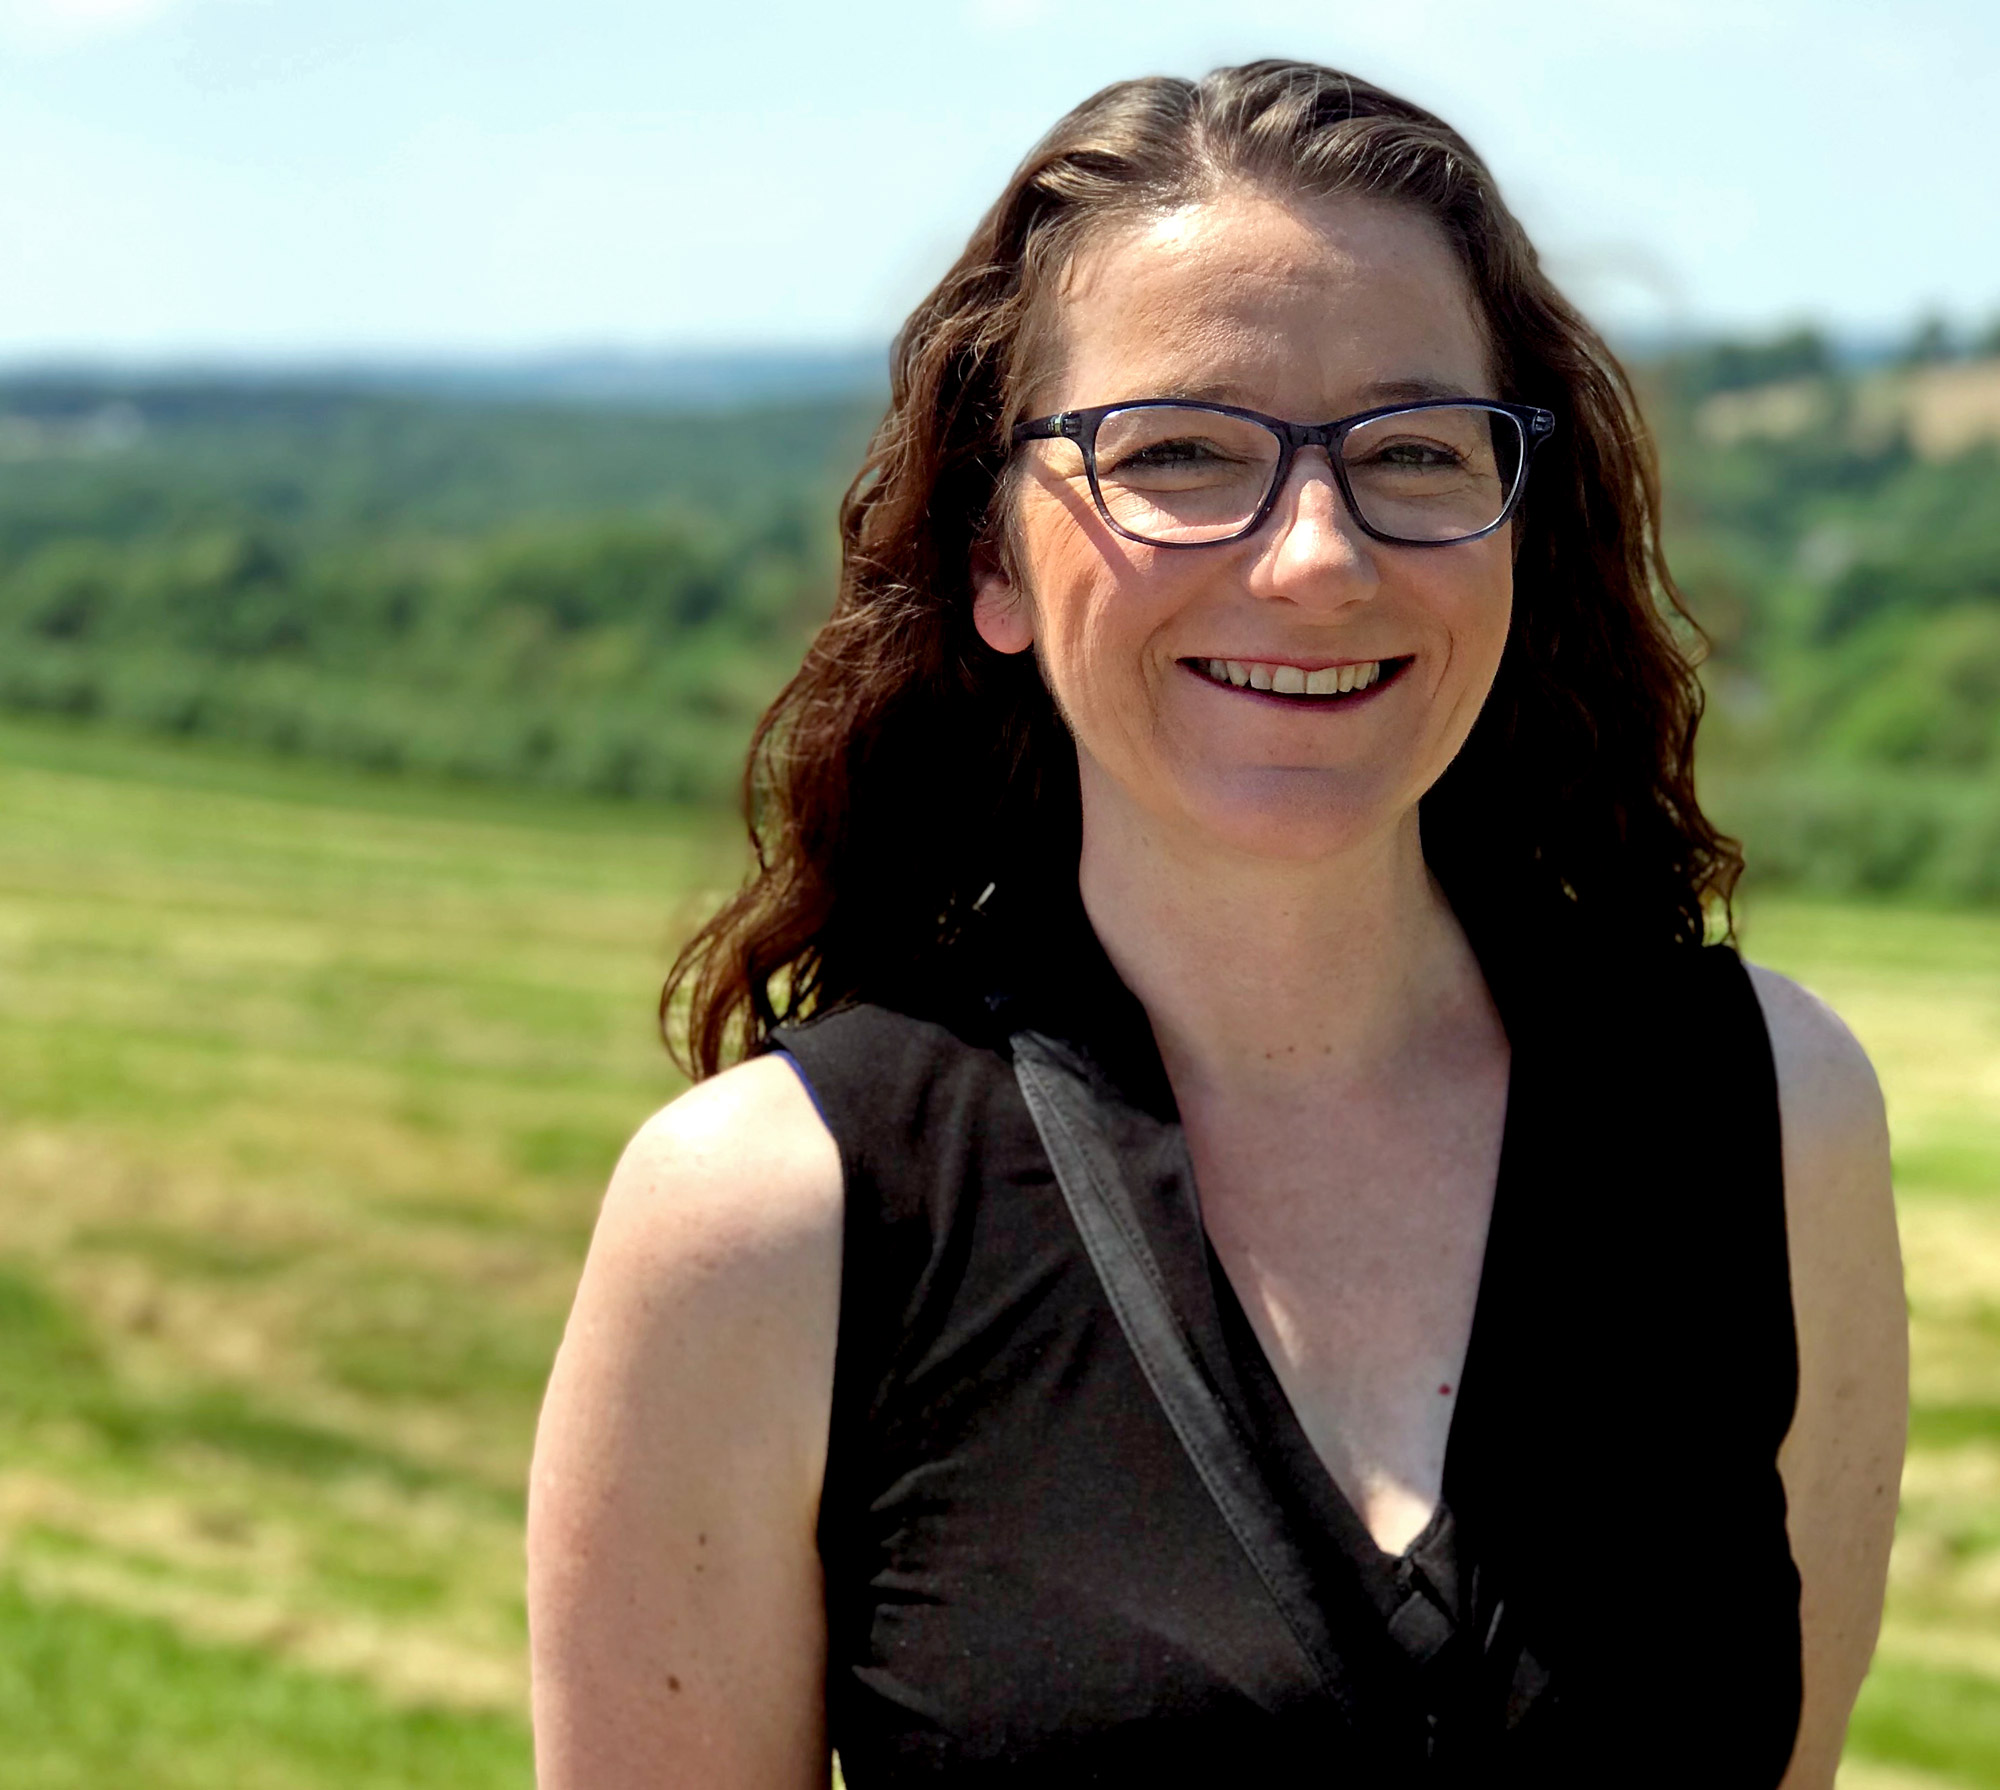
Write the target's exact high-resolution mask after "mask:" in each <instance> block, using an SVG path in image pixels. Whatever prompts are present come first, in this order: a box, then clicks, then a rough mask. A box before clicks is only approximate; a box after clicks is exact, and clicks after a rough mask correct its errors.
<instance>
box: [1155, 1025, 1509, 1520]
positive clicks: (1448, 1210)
mask: <svg viewBox="0 0 2000 1790" xmlns="http://www.w3.org/2000/svg"><path fill="white" fill-rule="evenodd" d="M1506 1107H1507V1059H1506V1054H1505V1051H1504V1048H1502V1049H1500V1050H1499V1051H1497V1052H1495V1053H1493V1055H1492V1056H1491V1057H1490V1058H1488V1059H1486V1060H1484V1061H1481V1062H1479V1063H1476V1064H1473V1065H1470V1066H1468V1069H1467V1071H1466V1072H1465V1073H1463V1074H1460V1075H1458V1076H1455V1077H1453V1078H1451V1079H1450V1080H1449V1081H1444V1082H1440V1083H1439V1084H1437V1085H1435V1086H1432V1087H1429V1088H1409V1089H1400V1090H1398V1089H1391V1090H1385V1091H1383V1092H1381V1093H1379V1094H1377V1095H1376V1096H1375V1097H1373V1098H1371V1097H1369V1096H1368V1094H1366V1093H1355V1094H1350V1095H1348V1096H1346V1097H1342V1096H1340V1095H1338V1094H1329V1095H1328V1096H1326V1097H1324V1098H1319V1099H1314V1098H1310V1097H1308V1098H1304V1099H1293V1100H1290V1101H1287V1102H1284V1103H1279V1102H1276V1101H1272V1102H1261V1103H1260V1102H1256V1101H1243V1100H1238V1101H1233V1102H1225V1101H1212V1102H1204V1101H1201V1100H1199V1099H1197V1100H1195V1101H1192V1102H1190V1103H1189V1105H1188V1108H1187V1109H1186V1110H1184V1115H1183V1116H1184V1121H1185V1123H1186V1127H1187V1134H1188V1144H1189V1153H1190V1156H1191V1158H1192V1160H1193V1163H1194V1169H1195V1176H1196V1181H1197V1184H1198V1187H1199V1190H1200V1200H1201V1211H1202V1218H1203V1223H1204V1226H1205V1228H1206V1230H1207V1233H1208V1237H1209V1241H1210V1244H1211V1246H1212V1247H1213V1248H1214V1250H1215V1252H1216V1255H1217V1258H1218V1259H1219V1260H1220V1262H1221V1264H1222V1266H1223V1269H1224V1271H1225V1272H1226V1273H1227V1275H1228V1277H1229V1281H1230V1284H1231V1287H1232V1289H1233V1290H1234V1292H1235V1294H1236V1297H1237V1299H1238V1301H1239V1303H1240V1304H1241V1305H1242V1307H1243V1310H1244V1313H1245V1315H1246V1317H1247V1318H1248V1319H1249V1321H1250V1324H1251V1327H1252V1329H1253V1330H1254V1331H1255V1332H1256V1335H1257V1339H1258V1341H1259V1343H1260V1344H1261V1345H1262V1348H1263V1351H1264V1354H1265V1355H1266V1357H1267V1358H1268V1359H1269V1361H1270V1364H1271V1367H1272V1369H1273V1371H1274V1373H1275V1375H1276V1377H1277V1379H1278V1381H1279V1383H1280V1385H1281V1386H1282V1387H1283V1389H1284V1392H1285V1394H1286V1397H1287V1399H1288V1400H1289V1401H1290V1403H1291V1405H1292V1408H1293V1411H1294V1412H1295V1413H1296V1415H1297V1416H1298V1419H1299V1423H1300V1426H1301V1428H1302V1429H1303V1430H1304V1431H1305V1433H1306V1436H1307V1438H1308V1439H1309V1440H1310V1442H1311V1443H1312V1445H1313V1448H1314V1451H1315V1452H1316V1453H1317V1454H1318V1455H1319V1457H1320V1459H1321V1461H1322V1463H1323V1464H1324V1465H1325V1467H1326V1468H1327V1470H1328V1472H1329V1473H1330V1474H1331V1475H1332V1477H1333V1479H1334V1481H1335V1482H1336V1484H1338V1485H1339V1487H1340V1489H1341V1491H1342V1492H1343V1494H1344V1495H1345V1496H1346V1497H1347V1499H1348V1501H1349V1503H1350V1504H1352V1505H1353V1507H1354V1509H1355V1511H1356V1513H1357V1514H1358V1515H1359V1516H1360V1517H1361V1519H1362V1521H1363V1522H1364V1523H1365V1524H1366V1525H1367V1527H1368V1529H1369V1530H1370V1532H1371V1533H1372V1534H1373V1535H1374V1536H1375V1539H1376V1541H1377V1544H1378V1545H1379V1546H1381V1547H1382V1548H1384V1549H1385V1551H1387V1552H1390V1553H1396V1552H1400V1551H1401V1550H1402V1549H1403V1548H1404V1547H1405V1546H1407V1545H1408V1543H1409V1542H1410V1540H1411V1539H1412V1538H1413V1537H1414V1536H1415V1535H1416V1534H1417V1533H1418V1532H1419V1531H1420V1530H1421V1529H1422V1528H1423V1527H1424V1525H1425V1523H1426V1522H1427V1521H1428V1520H1429V1518H1430V1515H1431V1512H1432V1511H1433V1509H1434V1508H1435V1506H1436V1504H1437V1502H1438V1498H1439V1495H1440V1491H1441V1486H1442V1480H1443V1473H1444V1462H1445V1455H1446V1451H1447V1447H1448V1444H1449V1440H1450V1432H1451V1424H1452V1418H1453V1414H1454V1412H1455V1409H1456V1405H1457V1392H1458V1385H1459V1381H1460V1378H1461V1373H1462V1370H1463V1367H1464V1364H1465V1359H1466V1354H1467V1350H1468V1347H1469V1344H1470V1339H1471V1333H1472V1325H1473V1317H1474V1313H1475V1310H1476V1308H1477V1304H1478V1298H1479V1289H1480V1282H1481V1276H1482V1268H1483V1264H1484V1260H1485V1255H1486V1239H1487V1234H1488V1230H1489V1226H1490V1223H1491V1218H1492V1211H1493V1202H1494V1191H1495V1187H1496V1184H1497V1181H1498V1176H1499V1170H1500V1157H1501V1148H1502V1141H1503V1136H1504V1133H1505V1130H1506Z"/></svg>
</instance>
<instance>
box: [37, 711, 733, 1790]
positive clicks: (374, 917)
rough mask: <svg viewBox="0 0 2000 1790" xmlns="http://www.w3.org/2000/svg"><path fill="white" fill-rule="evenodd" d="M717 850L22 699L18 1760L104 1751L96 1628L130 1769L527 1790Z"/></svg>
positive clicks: (692, 828)
mask: <svg viewBox="0 0 2000 1790" xmlns="http://www.w3.org/2000/svg"><path fill="white" fill-rule="evenodd" d="M727 861H728V860H727V857H726V853H725V852H724V851H722V850H721V849H720V847H719V841H718V835H717V832H716V829H715V828H714V826H713V823H710V822H707V821H697V820H680V819H676V818H675V817H673V816H671V815H663V814H662V813H660V812H659V811H657V810H651V811H649V810H643V809H637V808H631V807H617V806H612V805H592V804H586V803H580V802H579V803H559V802H557V801H555V800H553V799H546V798H544V799H532V800H529V801H526V802H524V801H522V800H520V799H519V798H514V797H495V796H490V795H486V794H482V793H479V792H476V791H465V792H461V791H446V792H438V791H424V790H422V789H420V788H416V787H413V786H410V785H403V784H396V783H371V782H369V781H367V780H364V779H358V778H355V777H351V776H350V777H342V776H339V775H337V774H333V773H328V772H324V771H317V770H312V769H305V768H298V767H276V768H273V767H269V766H265V765H260V764H258V763H256V762H255V761H252V760H247V759H236V758H231V757H228V756H224V755H218V754H215V753H203V752H175V751H161V750H159V749H158V748H154V747H145V748H141V747H135V746H132V745H129V744H123V743H120V742H118V741H116V740H111V739H105V738H101V737H92V736H89V735H82V734H75V735H72V734H65V733H61V732H55V731H47V730H37V729H22V728H5V729H0V1587H4V1597H0V1657H5V1658H13V1659H15V1660H17V1661H27V1662H34V1661H40V1662H42V1663H41V1664H38V1665H34V1666H33V1670H34V1671H36V1672H42V1673H43V1674H44V1675H45V1677H47V1682H46V1683H41V1682H40V1681H37V1684H36V1685H32V1686H30V1685H27V1683H26V1680H24V1679H21V1678H20V1677H19V1675H18V1674H17V1676H16V1678H15V1679H12V1680H8V1681H7V1683H8V1684H9V1685H10V1686H12V1687H13V1689H12V1690H9V1691H7V1692H5V1693H0V1694H4V1695H12V1694H14V1691H15V1690H18V1692H19V1696H20V1697H22V1698H26V1699H27V1700H28V1701H29V1702H32V1703H33V1704H34V1706H35V1707H36V1709H38V1710H40V1711H42V1712H43V1713H42V1714H41V1715H40V1716H38V1717H37V1720H36V1722H35V1723H34V1724H31V1725H30V1726H29V1727H28V1728H25V1729H24V1728H23V1727H22V1726H21V1725H20V1724H19V1723H17V1722H15V1721H14V1720H13V1719H11V1710H10V1711H9V1714H8V1718H7V1719H6V1720H5V1721H4V1727H5V1731H6V1732H7V1734H8V1742H7V1757H8V1765H7V1781H8V1782H9V1783H10V1784H13V1783H22V1784H36V1785H39V1784H43V1783H47V1784H52V1785H53V1784H58V1783H71V1782H74V1783H77V1784H85V1783H99V1782H105V1781H111V1779H110V1777H107V1775H106V1774H105V1771H104V1761H105V1760H106V1759H108V1758H109V1757H111V1756H112V1754H111V1753H110V1752H108V1751H107V1749H110V1748H114V1747H115V1745H117V1744H119V1743H117V1742H115V1741H114V1740H113V1739H112V1738H110V1736H111V1735H113V1734H114V1733H116V1732H117V1730H115V1729H109V1728H107V1729H105V1730H104V1731H103V1733H102V1734H100V1735H99V1736H98V1738H96V1739H94V1740H87V1737H86V1736H85V1729H86V1727H87V1725H88V1724H87V1720H86V1718H87V1716H88V1713H89V1711H88V1707H87V1705H86V1704H85V1703H84V1702H81V1701H80V1702H78V1704H77V1706H76V1707H75V1708H74V1709H73V1710H71V1711H70V1712H69V1713H68V1714H65V1713H64V1712H63V1706H62V1702H61V1699H62V1697H63V1696H65V1695H68V1694H69V1692H68V1691H66V1690H65V1689H64V1688H63V1687H65V1686H74V1685H77V1684H81V1683H82V1682H83V1681H84V1679H85V1678H86V1677H87V1675H88V1674H87V1672H86V1671H85V1670H84V1668H85V1666H86V1665H87V1661H88V1656H89V1654H90V1650H91V1649H94V1648H101V1649H102V1650H104V1655H105V1657H104V1661H103V1669H104V1670H105V1671H106V1672H107V1673H112V1674H123V1676H122V1677H121V1678H119V1683H121V1684H124V1685H127V1686H128V1687H131V1695H130V1698H129V1703H130V1707H129V1708H127V1709H125V1710H124V1712H123V1713H122V1715H121V1716H120V1718H119V1720H120V1722H121V1724H122V1726H123V1733H124V1736H125V1741H126V1742H128V1743H129V1746H130V1749H131V1750H130V1751H129V1753H128V1754H126V1755H125V1757H126V1758H127V1759H128V1760H130V1761H138V1760H140V1759H145V1760H147V1761H148V1762H149V1763H148V1764H147V1766H146V1768H145V1770H144V1771H143V1772H141V1774H140V1778H138V1779H135V1778H133V1777H132V1776H131V1775H130V1774H129V1772H127V1773H126V1774H124V1777H123V1781H128V1782H130V1781H140V1779H143V1781H145V1782H147V1783H149V1784H151V1783H159V1784H180V1783H187V1784H191V1785H192V1784H196V1783H199V1784H202V1785H229V1784H237V1783H242V1784H253V1783H254V1784H257V1785H265V1784H271V1785H291V1784H294V1783H296V1784H300V1785H305V1784H315V1785H317V1784H328V1785H331V1784H342V1785H352V1784H376V1783H380V1784H385V1785H386V1784H402V1783H405V1782H408V1783H411V1784H416V1783H432V1782H435V1783H450V1784H456V1783H474V1782H478V1783H482V1784H488V1783H490V1784H502V1783H519V1782H525V1774H526V1771H527V1766H526V1757H527V1754H526V1739H525V1730H524V1727H523V1724H522V1716H521V1711H522V1707H523V1690H524V1680H523V1635H524V1627H523V1617H522V1609H521V1585H520V1576H521V1559H520V1518H521V1509H522V1475H523V1469H524V1466H525V1461H526V1455H527V1449H528V1445H529V1440H530V1437H531V1434H532V1428H533V1422H534V1414H535V1409H536V1405H537V1403H538V1401H539V1398H540V1393H541V1387H542V1383H543V1378H544V1376H545V1374H546V1372H547V1367H548V1362H549V1358H550V1355H551V1353H552V1352H553V1349H554V1345H555V1341H556V1338H557V1336H558V1334H559V1331H560V1326H561V1322H562V1317H563V1313H564V1311H565V1309H566V1307H567V1302H568V1298H569V1294H570V1291H571V1288H572V1285H573V1282H574V1276H575V1272H576V1268H577V1264H578V1262H579V1260H580V1258H581V1253H582V1249H583V1246H584V1243H585V1241H586V1240H587V1237H588V1232H589V1227H590V1223H591V1220H592V1218H593V1216H594V1213H595V1210H596V1203H597V1199H598V1195H599V1193H600V1191H601V1189H602V1187H603V1183H604V1180H605V1177H606V1175H607V1174H608V1172H609V1170H610V1167H611V1164H612V1162H613V1161H614V1159H615V1157H616V1154H617V1151H618V1149H619V1147H620V1144H621V1143H622V1141H623V1139H624V1138H625V1137H626V1136H627V1135H628V1134H629V1133H630V1132H631V1130H632V1129H633V1127H634V1126H635V1125H636V1124H637V1123H638V1122H639V1121H640V1120H641V1119H642V1118H643V1117H644V1116H645V1115H646V1113H647V1112H648V1111H650V1110H651V1109H652V1108H653V1107H655V1106H657V1105H658V1104H659V1103H660V1102H661V1101H662V1100H663V1099H665V1098H666V1097H668V1096H669V1095H670V1094H671V1093H672V1092H673V1090H674V1087H675V1085H676V1084H675V1081H674V1078H673V1076H672V1074H671V1072H670V1071H669V1069H668V1067H667V1065H666V1063H665V1061H664V1059H663V1057H662V1055H661V1053H660V1051H659V1049H658V1046H657V1043H656V1041H655V1038H654V1034H653V1026H652V1019H651V1007H652V1000H653V995H654V991H655V990H656V988H657V986H658V982H659V978H660V975H661V972H662V970H663V968H664V965H665V961H666V956H667V951H668V946H669V943H670V940H671V937H672V927H673V926H674V924H675V923H676V919H677V916H678V915H679V914H680V913H682V912H683V911H684V907H685V903H686V902H687V900H688V899H689V897H690V894H691V893H692V892H693V891H695V890H697V889H699V888H700V887H702V886H703V884H704V883H706V882H708V881H711V880H712V879H713V878H714V877H715V876H716V875H718V874H720V873H721V867H722V866H724V865H726V863H727ZM17 1631H18V1632H17ZM20 1669H21V1671H27V1670H29V1666H28V1665H26V1664H24V1665H22V1666H21V1668H20ZM24 1686H25V1687H26V1688H23V1687H24ZM52 1687H53V1688H52ZM238 1698H240V1699H242V1700H243V1701H244V1704H245V1708H246V1711H252V1712H253V1713H247V1714H246V1716H245V1720H244V1723H243V1725H242V1726H241V1728H240V1730H239V1731H232V1736H230V1737H224V1736H223V1734H222V1725H221V1723H220V1714H219V1712H221V1711H222V1710H223V1708H224V1705H225V1703H226V1702H228V1701H229V1700H231V1699H238ZM148 1709H156V1711H157V1717H156V1719H155V1718H154V1717H149V1716H148V1714H147V1711H148ZM256 1709H263V1710H267V1711H271V1712H277V1713H274V1714H273V1719H272V1721H271V1722H270V1723H269V1724H268V1729H269V1731H268V1733H265V1732H263V1731H262V1730H260V1729H259V1728H258V1726H257V1723H258V1720H259V1719H261V1718H258V1717H256V1716H255V1714H254V1710H256ZM204 1710H205V1711H207V1713H206V1714H202V1713H201V1711H204ZM191 1711H192V1712H194V1713H192V1714H191V1713H190V1712H191ZM413 1711H420V1712H427V1713H423V1714H422V1715H421V1717H419V1716H418V1715H416V1714H413V1713H411V1712H413ZM284 1712H290V1713H284ZM315 1712H317V1713H315ZM260 1734H261V1736H262V1737H261V1738H260V1737H259V1736H260ZM281 1743H282V1744H281ZM24 1749H25V1750H24ZM169 1754H171V1755H172V1756H173V1763H172V1766H171V1769H169V1768H168V1766H167V1765H164V1764H159V1763H158V1761H159V1760H162V1759H165V1758H166V1757H167V1756H168V1755H169ZM65 1760H67V1761H68V1763H65V1762H64V1761H65ZM29 1761H32V1763H30V1762H29ZM399 1761H400V1763H398V1762H399ZM134 1769H136V1766H134ZM112 1775H114V1776H115V1775H118V1774H112Z"/></svg>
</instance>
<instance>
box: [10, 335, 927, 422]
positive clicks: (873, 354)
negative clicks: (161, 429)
mask: <svg viewBox="0 0 2000 1790" xmlns="http://www.w3.org/2000/svg"><path fill="white" fill-rule="evenodd" d="M188 387H205V388H211V389H217V388H227V389H234V390H238V391H248V392H278V391H301V390H304V391H318V392H347V393H362V392H372V393H386V394H392V395H399V396H404V397H419V398H456V399H464V400H468V401H472V402H478V403H490V404H548V405H555V406H560V407H584V408H591V409H600V408H601V409H625V410H678V411H687V410H711V411H712V410H731V409H738V408H742V407H746V406H770V405H797V404H818V403H824V402H826V401H829V400H841V399H867V400H875V399H879V398H880V397H881V396H882V395H883V394H885V393H886V391H887V389H888V351H887V349H886V347H882V346H876V347H859V348H839V349H813V348H801V349H744V350H737V351H729V352H725V351H707V352H703V351H692V350H683V351H678V352H659V353H646V352H643V351H639V350H634V349H601V350H576V351H570V352H564V353H548V354H533V355H518V356H474V355H467V356H432V357H424V356H384V357H380V358H373V359H371V358H362V357H354V358H342V359H328V360H321V361H310V360H308V361H297V362H270V363H260V362H255V361H218V362H211V363H201V362H181V363H176V362H162V363H154V364H148V363H143V362H132V363H121V362H112V361H106V362H88V363H86V362H17V363H13V364H11V365H8V364H0V388H12V389H15V390H23V389H27V390H52V389H62V390H71V391H81V390H96V391H103V392H108V393H111V394H114V395H115V394H121V393H129V392H131V391H133V390H135V389H152V390H158V389H165V388H188Z"/></svg>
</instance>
